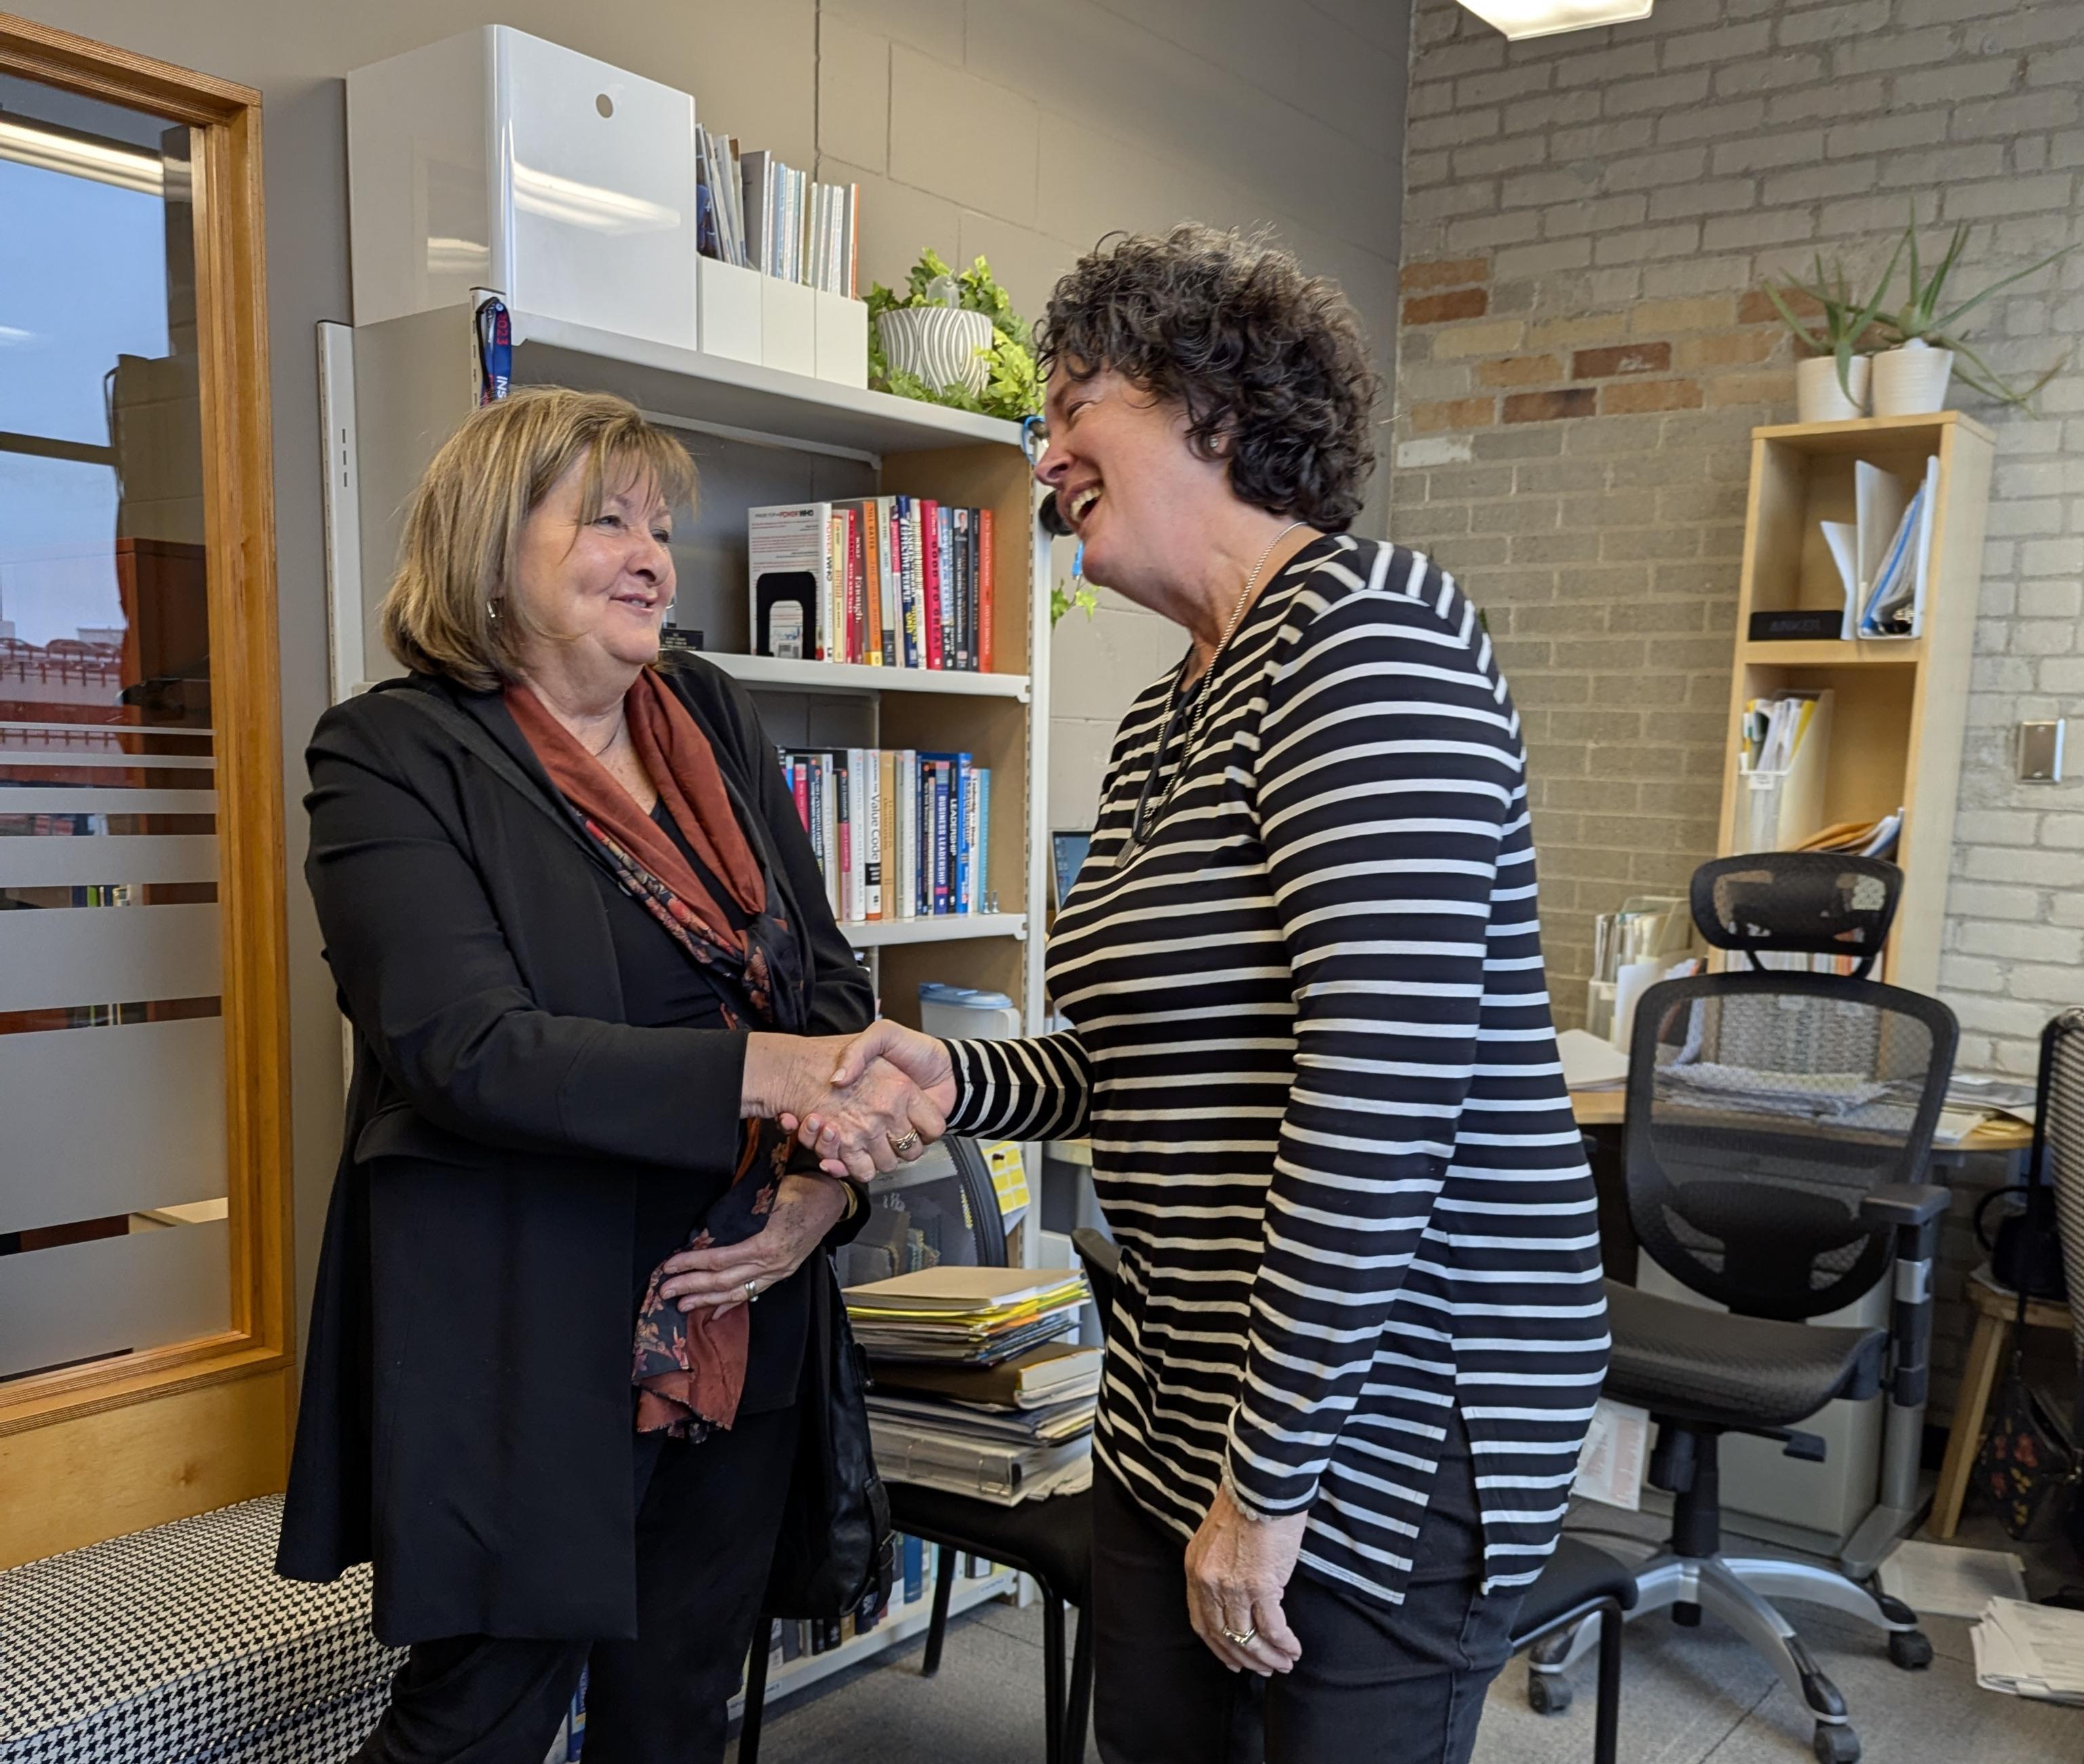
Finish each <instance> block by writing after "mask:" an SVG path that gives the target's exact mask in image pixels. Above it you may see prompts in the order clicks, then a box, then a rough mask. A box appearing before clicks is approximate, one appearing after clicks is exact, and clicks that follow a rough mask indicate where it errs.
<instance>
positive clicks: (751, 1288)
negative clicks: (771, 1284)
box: [745, 1280, 760, 1304]
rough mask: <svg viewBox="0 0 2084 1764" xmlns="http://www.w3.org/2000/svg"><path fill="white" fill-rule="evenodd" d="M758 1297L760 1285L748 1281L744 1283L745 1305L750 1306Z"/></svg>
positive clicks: (755, 1281) (753, 1281)
mask: <svg viewBox="0 0 2084 1764" xmlns="http://www.w3.org/2000/svg"><path fill="white" fill-rule="evenodd" d="M759 1296H760V1283H759V1282H758V1281H757V1280H748V1281H747V1282H746V1283H745V1299H746V1303H747V1304H751V1303H752V1301H753V1300H756V1299H757V1298H758V1297H759Z"/></svg>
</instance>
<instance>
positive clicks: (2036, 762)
mask: <svg viewBox="0 0 2084 1764" xmlns="http://www.w3.org/2000/svg"><path fill="white" fill-rule="evenodd" d="M2062 730H2063V724H2062V723H2061V721H2060V720H2057V721H2056V722H2053V723H2021V724H2020V725H2019V781H2020V782H2022V783H2026V784H2059V783H2061V782H2062Z"/></svg>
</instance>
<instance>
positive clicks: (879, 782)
mask: <svg viewBox="0 0 2084 1764" xmlns="http://www.w3.org/2000/svg"><path fill="white" fill-rule="evenodd" d="M854 765H855V768H856V770H855V772H854V776H855V777H856V778H858V779H859V780H860V781H861V807H862V825H861V916H862V918H871V919H873V918H882V917H883V755H882V753H880V752H879V750H878V749H876V748H855V749H854Z"/></svg>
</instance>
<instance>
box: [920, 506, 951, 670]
mask: <svg viewBox="0 0 2084 1764" xmlns="http://www.w3.org/2000/svg"><path fill="white" fill-rule="evenodd" d="M918 508H919V550H920V553H921V556H922V557H923V558H924V559H925V561H926V568H925V570H924V571H923V572H922V575H923V579H924V581H925V583H926V596H925V598H926V605H925V606H924V607H922V608H921V609H920V617H919V622H920V623H921V625H925V626H926V665H927V666H928V667H929V668H944V667H946V666H947V659H946V658H945V657H944V656H943V655H942V653H941V592H942V581H941V505H940V504H939V503H938V502H927V501H926V500H925V499H924V498H921V501H920V502H919V504H918Z"/></svg>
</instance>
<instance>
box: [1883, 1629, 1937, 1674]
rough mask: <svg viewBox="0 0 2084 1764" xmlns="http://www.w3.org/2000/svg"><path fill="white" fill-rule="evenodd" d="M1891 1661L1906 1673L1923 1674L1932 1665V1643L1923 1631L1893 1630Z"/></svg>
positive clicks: (1890, 1633) (1890, 1646)
mask: <svg viewBox="0 0 2084 1764" xmlns="http://www.w3.org/2000/svg"><path fill="white" fill-rule="evenodd" d="M1888 1651H1889V1660H1890V1661H1891V1664H1895V1665H1898V1666H1900V1667H1902V1668H1903V1669H1904V1671H1905V1672H1922V1671H1923V1670H1924V1669H1925V1668H1926V1667H1927V1666H1929V1665H1930V1664H1932V1643H1930V1642H1929V1641H1928V1640H1927V1639H1925V1632H1924V1630H1915V1629H1899V1630H1890V1632H1889V1639H1888Z"/></svg>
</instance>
